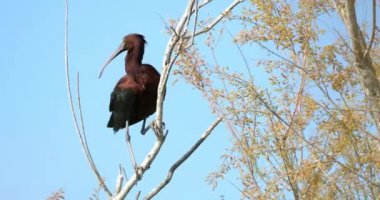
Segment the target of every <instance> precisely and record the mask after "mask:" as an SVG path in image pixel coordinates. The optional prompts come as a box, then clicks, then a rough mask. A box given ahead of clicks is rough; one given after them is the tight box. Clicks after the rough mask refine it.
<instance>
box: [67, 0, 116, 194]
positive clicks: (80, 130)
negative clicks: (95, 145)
mask: <svg viewBox="0 0 380 200" xmlns="http://www.w3.org/2000/svg"><path fill="white" fill-rule="evenodd" d="M68 5H69V4H68V0H65V47H64V48H65V53H64V54H65V55H64V59H65V72H66V87H67V92H68V97H69V104H70V110H71V114H72V117H73V120H74V127H75V130H76V132H77V134H78V136H79V138H80V141H81V145H82V148H83V151H84V152H85V154H86V158H87V161H88V162H89V164H90V166H91V168H92V170H93V172H94V173H95V175H96V177H97V178H98V181H99V183H100V185H101V186H102V188H103V189H104V191H105V192H106V194H107V196H108V197H111V196H112V193H111V192H110V190H109V189H108V187H107V186H106V185H105V183H104V181H103V179H102V177H101V175H100V173H99V171H98V170H97V168H96V166H95V164H94V161H93V159H92V156H91V153H90V150H89V148H88V145H87V140H86V133H85V129H84V124H83V115H82V108H81V104H80V91H79V74H77V98H78V106H79V116H80V120H81V121H80V123H81V128H80V126H79V123H78V120H77V116H76V112H75V109H74V103H73V98H72V92H71V81H70V70H69V69H70V68H69V56H68V54H69V53H68V52H69V47H68V35H69V34H68V29H69V28H68V27H69V26H68V25H69V19H68V17H69V6H68Z"/></svg>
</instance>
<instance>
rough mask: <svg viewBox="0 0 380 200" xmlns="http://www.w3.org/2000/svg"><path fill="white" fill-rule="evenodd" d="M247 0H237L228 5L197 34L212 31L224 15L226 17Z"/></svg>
mask: <svg viewBox="0 0 380 200" xmlns="http://www.w3.org/2000/svg"><path fill="white" fill-rule="evenodd" d="M244 1H245V0H235V1H234V2H232V3H231V5H230V6H228V7H227V8H226V9H225V10H224V11H223V12H222V13H221V14H220V15H219V16H217V17H216V18H215V19H214V20H213V21H212V22H211V23H210V24H208V25H207V26H205V27H204V28H203V29H202V30H200V31H198V32H196V33H195V35H196V36H197V35H200V34H203V33H206V32H208V31H210V30H211V29H212V28H214V26H215V25H217V24H218V23H219V22H220V21H221V20H222V19H223V18H224V17H226V16H227V15H228V14H229V13H230V12H231V11H232V10H233V9H234V8H235V7H236V6H237V5H239V4H240V3H243V2H244Z"/></svg>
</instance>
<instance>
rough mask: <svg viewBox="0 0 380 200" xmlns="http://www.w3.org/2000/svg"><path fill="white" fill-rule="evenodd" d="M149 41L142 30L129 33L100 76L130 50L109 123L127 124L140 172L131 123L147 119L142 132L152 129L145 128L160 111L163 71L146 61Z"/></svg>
mask: <svg viewBox="0 0 380 200" xmlns="http://www.w3.org/2000/svg"><path fill="white" fill-rule="evenodd" d="M145 44H146V40H145V37H144V36H143V35H141V34H137V33H133V34H129V35H126V36H125V37H124V38H123V41H122V43H121V44H120V46H119V47H118V48H117V49H116V51H114V52H113V53H112V55H111V56H110V58H109V59H108V60H107V61H106V62H105V64H104V65H103V67H102V68H101V71H100V74H99V78H100V77H101V76H102V73H103V71H104V69H105V68H106V67H107V65H108V64H109V63H110V62H111V61H112V60H113V59H114V58H116V57H117V56H118V55H119V54H121V53H122V52H124V51H128V53H127V55H126V57H125V72H126V75H124V76H122V77H121V78H120V80H119V81H118V82H117V84H116V86H115V88H114V89H113V91H112V93H111V99H110V104H109V111H110V112H111V116H110V119H109V121H108V123H107V127H108V128H112V129H113V131H114V133H116V132H117V131H119V130H120V129H123V128H126V141H127V144H128V148H129V152H130V154H131V160H132V165H133V166H134V168H135V170H136V174H139V173H138V167H137V165H136V160H135V157H134V153H133V148H132V144H131V142H130V138H131V137H130V135H129V126H132V125H134V124H136V123H138V122H140V121H142V120H143V124H142V127H141V134H145V133H146V132H147V131H148V130H149V126H148V127H147V128H145V121H146V118H147V117H149V116H150V115H152V114H153V113H154V112H155V111H156V101H157V89H158V84H159V82H160V73H159V72H158V71H157V70H156V69H155V68H154V67H153V66H152V65H150V64H142V59H143V56H144V49H145Z"/></svg>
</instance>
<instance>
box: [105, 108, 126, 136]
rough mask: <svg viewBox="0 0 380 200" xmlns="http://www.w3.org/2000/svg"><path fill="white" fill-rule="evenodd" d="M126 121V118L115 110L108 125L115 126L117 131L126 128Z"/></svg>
mask: <svg viewBox="0 0 380 200" xmlns="http://www.w3.org/2000/svg"><path fill="white" fill-rule="evenodd" d="M125 121H126V119H125V117H123V115H122V114H119V113H116V112H113V113H112V114H111V117H110V120H109V121H108V124H107V127H108V128H113V131H114V132H115V133H116V132H117V131H118V130H120V129H122V128H125Z"/></svg>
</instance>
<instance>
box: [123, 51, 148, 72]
mask: <svg viewBox="0 0 380 200" xmlns="http://www.w3.org/2000/svg"><path fill="white" fill-rule="evenodd" d="M143 54H144V47H143V46H142V47H135V48H133V49H130V50H129V51H128V54H127V57H126V58H125V71H126V72H127V73H134V72H137V71H138V70H139V67H140V65H141V61H142V58H143Z"/></svg>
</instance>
